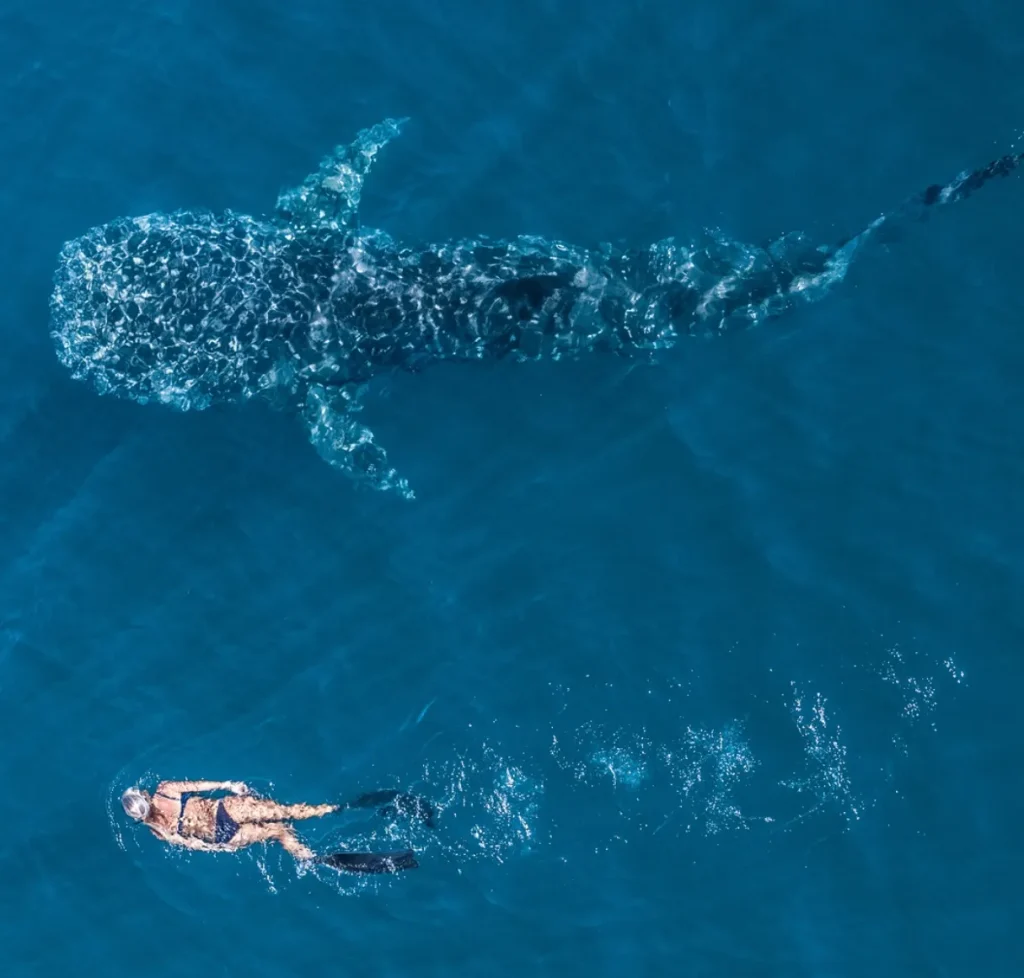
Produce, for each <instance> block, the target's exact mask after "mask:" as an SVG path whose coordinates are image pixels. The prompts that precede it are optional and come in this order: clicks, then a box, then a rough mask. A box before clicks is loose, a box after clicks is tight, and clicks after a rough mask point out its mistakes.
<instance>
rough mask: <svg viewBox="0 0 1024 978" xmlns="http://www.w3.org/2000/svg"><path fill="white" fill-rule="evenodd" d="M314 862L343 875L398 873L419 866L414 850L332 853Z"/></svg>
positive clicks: (317, 857) (315, 859) (318, 857)
mask: <svg viewBox="0 0 1024 978" xmlns="http://www.w3.org/2000/svg"><path fill="white" fill-rule="evenodd" d="M314 862H318V863H320V864H321V865H323V866H330V867H331V868H332V869H337V870H340V871H341V872H343V873H398V872H401V871H402V870H403V869H416V867H417V866H419V863H418V862H416V856H415V854H414V853H413V851H412V849H402V850H399V851H398V852H331V853H328V854H327V855H326V856H316V857H314Z"/></svg>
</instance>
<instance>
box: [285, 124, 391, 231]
mask: <svg viewBox="0 0 1024 978" xmlns="http://www.w3.org/2000/svg"><path fill="white" fill-rule="evenodd" d="M406 122H408V119H385V120H384V121H383V122H379V123H377V125H375V126H370V128H369V129H362V130H360V132H359V133H358V135H357V136H356V138H355V139H354V140H352V142H351V143H349V144H348V145H346V146H336V147H335V149H334V152H333V153H331V154H330V155H329V156H325V157H324V159H323V160H322V161H321V163H320V167H319V168H318V169H317V170H316V172H315V173H311V174H310V175H309V176H308V177H306V179H305V180H303V181H302V183H301V184H299V186H297V187H292V188H291V189H289V190H285V191H284V192H283V193H282V194H281V195H280V196H279V197H278V198H277V208H276V212H277V216H278V218H279V219H280V220H282V221H287V222H288V223H290V224H297V225H300V226H304V227H314V226H318V227H325V226H326V227H336V228H346V227H352V226H354V225H355V223H356V220H357V217H358V211H359V198H360V197H361V196H362V192H363V181H364V180H365V179H366V175H367V174H368V173H369V172H370V168H371V167H372V166H373V163H374V160H375V159H376V158H377V153H378V152H380V150H381V149H382V148H383V147H384V146H385V145H386V144H387V143H389V142H390V141H391V140H392V139H394V138H395V136H397V135H398V134H399V132H400V131H401V129H402V126H403V125H404V124H405V123H406Z"/></svg>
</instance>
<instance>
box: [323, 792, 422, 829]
mask: <svg viewBox="0 0 1024 978" xmlns="http://www.w3.org/2000/svg"><path fill="white" fill-rule="evenodd" d="M341 807H342V808H377V809H379V810H380V814H381V815H385V816H391V815H404V816H405V817H407V818H418V819H419V820H420V821H421V822H423V824H424V825H426V826H427V827H428V828H434V824H435V822H434V819H435V816H436V815H437V812H436V811H435V809H434V806H433V805H432V804H431V803H430V802H429V801H427V799H426V798H421V797H420V796H419V795H409V794H405V793H404V792H401V791H368V792H367V793H366V794H365V795H360V796H359V797H358V798H356V799H355V801H350V802H346V803H345V804H344V805H342V806H341Z"/></svg>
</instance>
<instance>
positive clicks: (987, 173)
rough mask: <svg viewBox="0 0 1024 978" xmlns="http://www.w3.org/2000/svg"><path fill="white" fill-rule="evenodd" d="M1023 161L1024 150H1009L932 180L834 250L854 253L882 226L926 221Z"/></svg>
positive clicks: (1008, 172)
mask: <svg viewBox="0 0 1024 978" xmlns="http://www.w3.org/2000/svg"><path fill="white" fill-rule="evenodd" d="M1021 163H1024V153H1008V154H1006V155H1005V156H1000V157H999V158H998V159H995V160H992V162H991V163H989V164H987V165H986V166H980V167H978V168H977V169H974V170H964V171H963V172H961V173H958V174H957V175H956V176H955V177H954V178H953V179H952V180H950V181H949V183H947V184H944V185H943V184H939V183H933V184H932V185H931V186H929V187H925V189H924V190H922V191H921V192H920V193H916V194H914V195H913V196H912V197H908V198H907V199H906V200H905V201H904V202H903V203H902V204H900V206H899V207H897V208H895V209H894V210H892V211H889V212H887V213H885V214H882V215H880V216H879V217H877V218H875V220H874V221H872V222H871V223H870V224H869V225H868V226H867V227H866V228H864V229H863V230H861V231H858V232H857V233H856V234H853V235H850V236H849V237H847V238H844V239H843V240H842V241H840V242H839V243H838V244H837V245H836V246H835V249H834V253H835V254H841V253H849V252H851V251H852V250H853V249H855V248H856V247H858V246H859V245H860V243H861V242H863V241H865V240H867V239H868V238H869V237H871V236H872V235H873V234H874V233H875V232H876V231H878V230H879V229H881V228H882V227H883V226H889V225H894V224H905V223H909V222H911V221H920V220H924V219H925V218H926V217H927V216H928V214H929V213H930V212H931V211H932V210H934V209H935V208H937V207H944V206H945V205H947V204H954V203H956V202H957V201H961V200H964V199H965V198H967V197H970V196H971V194H973V193H974V192H975V191H977V190H980V189H981V188H982V187H983V186H985V184H986V183H989V182H990V181H991V180H994V179H996V178H997V177H1006V176H1009V175H1010V174H1011V173H1013V172H1014V171H1015V170H1016V169H1017V167H1019V166H1020V165H1021Z"/></svg>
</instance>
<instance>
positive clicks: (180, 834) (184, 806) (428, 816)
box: [121, 781, 435, 873]
mask: <svg viewBox="0 0 1024 978" xmlns="http://www.w3.org/2000/svg"><path fill="white" fill-rule="evenodd" d="M213 791H230V792H231V794H230V795H228V796H227V797H225V798H206V797H202V796H203V795H204V794H207V793H209V792H213ZM121 804H122V805H123V806H124V810H125V812H126V813H127V814H128V815H130V816H131V817H132V818H134V819H135V820H136V821H137V822H142V823H143V824H144V825H145V826H146V827H147V828H148V829H150V830H151V831H152V832H153V834H154V835H155V836H156V837H157V838H158V839H161V840H162V841H164V842H167V843H170V844H171V845H178V846H184V847H185V848H186V849H197V850H199V851H201V852H236V851H237V850H239V849H244V848H245V847H246V846H251V845H254V844H255V843H258V842H263V843H266V842H277V843H279V844H280V845H281V846H282V847H283V848H284V849H285V850H286V851H287V852H288V853H290V854H291V855H292V856H294V857H295V859H296V860H298V861H299V862H300V863H306V864H319V865H323V866H330V867H332V868H333V869H338V870H342V871H343V872H348V873H397V872H399V871H400V870H403V869H415V868H416V867H417V866H418V865H419V864H418V863H417V862H416V856H415V854H414V853H413V851H412V850H411V849H401V850H398V851H396V852H379V853H372V852H331V853H327V854H326V855H317V854H316V853H315V852H313V850H312V849H310V848H309V846H307V845H306V844H305V843H303V842H302V841H300V839H299V837H298V836H297V835H296V834H295V829H294V828H293V827H292V825H291V823H292V822H296V821H300V820H303V819H308V818H321V817H323V816H324V815H333V814H336V813H338V812H343V811H348V810H350V809H358V808H377V809H380V810H381V812H382V814H386V815H404V816H407V817H409V818H414V819H418V820H419V821H421V822H423V823H424V824H425V825H427V826H428V827H430V828H433V827H434V815H435V812H434V807H433V806H432V805H431V804H430V802H428V801H427V800H426V799H424V798H420V797H418V796H416V795H409V794H403V793H402V792H399V791H372V792H369V793H368V794H365V795H360V797H358V798H356V799H355V800H354V801H351V802H343V803H341V804H323V805H307V804H302V803H300V804H297V805H282V804H280V803H279V802H276V801H274V800H272V799H270V798H260V797H258V796H257V795H255V794H253V792H252V791H251V790H250V789H249V787H248V786H247V785H245V784H243V783H242V782H241V781H161V782H160V784H158V785H157V787H156V791H155V792H153V794H150V793H149V792H147V791H143V790H142V789H141V788H129V789H128V790H127V791H126V792H125V793H124V794H123V795H122V796H121Z"/></svg>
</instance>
